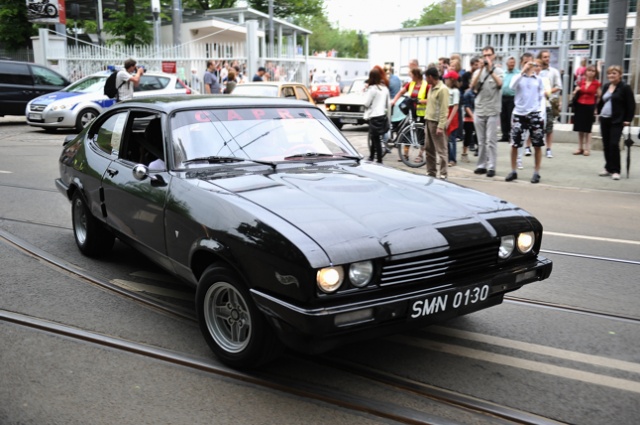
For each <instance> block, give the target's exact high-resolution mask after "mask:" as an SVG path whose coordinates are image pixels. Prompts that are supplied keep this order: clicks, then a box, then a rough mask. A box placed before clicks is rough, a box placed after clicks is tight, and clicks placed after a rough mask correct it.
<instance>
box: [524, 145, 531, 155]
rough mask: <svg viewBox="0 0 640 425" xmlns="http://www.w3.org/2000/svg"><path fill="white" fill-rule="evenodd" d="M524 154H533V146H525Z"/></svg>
mask: <svg viewBox="0 0 640 425" xmlns="http://www.w3.org/2000/svg"><path fill="white" fill-rule="evenodd" d="M524 156H531V148H529V147H526V148H524Z"/></svg>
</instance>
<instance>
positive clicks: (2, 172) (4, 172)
mask: <svg viewBox="0 0 640 425" xmlns="http://www.w3.org/2000/svg"><path fill="white" fill-rule="evenodd" d="M0 174H13V171H4V170H0Z"/></svg>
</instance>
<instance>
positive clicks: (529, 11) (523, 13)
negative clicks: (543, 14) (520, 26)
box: [509, 3, 538, 19]
mask: <svg viewBox="0 0 640 425" xmlns="http://www.w3.org/2000/svg"><path fill="white" fill-rule="evenodd" d="M536 16H538V4H537V3H536V4H532V5H530V6H527V7H522V8H520V9H516V10H512V11H511V12H509V17H510V18H511V19H514V18H535V17H536Z"/></svg>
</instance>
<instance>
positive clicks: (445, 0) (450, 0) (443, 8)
mask: <svg viewBox="0 0 640 425" xmlns="http://www.w3.org/2000/svg"><path fill="white" fill-rule="evenodd" d="M483 7H486V4H485V1H484V0H462V14H465V13H469V12H473V11H475V10H478V9H482V8H483ZM455 19H456V0H442V1H441V2H440V3H433V4H431V5H429V6H427V7H425V8H424V9H422V14H421V15H420V17H419V18H418V19H408V20H406V21H404V22H403V23H402V27H403V28H414V27H424V26H429V25H440V24H444V23H445V22H449V21H453V20H455Z"/></svg>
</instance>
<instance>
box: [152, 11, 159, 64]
mask: <svg viewBox="0 0 640 425" xmlns="http://www.w3.org/2000/svg"><path fill="white" fill-rule="evenodd" d="M151 13H152V14H153V38H154V41H155V45H156V57H157V56H158V55H159V54H160V0H151Z"/></svg>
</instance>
